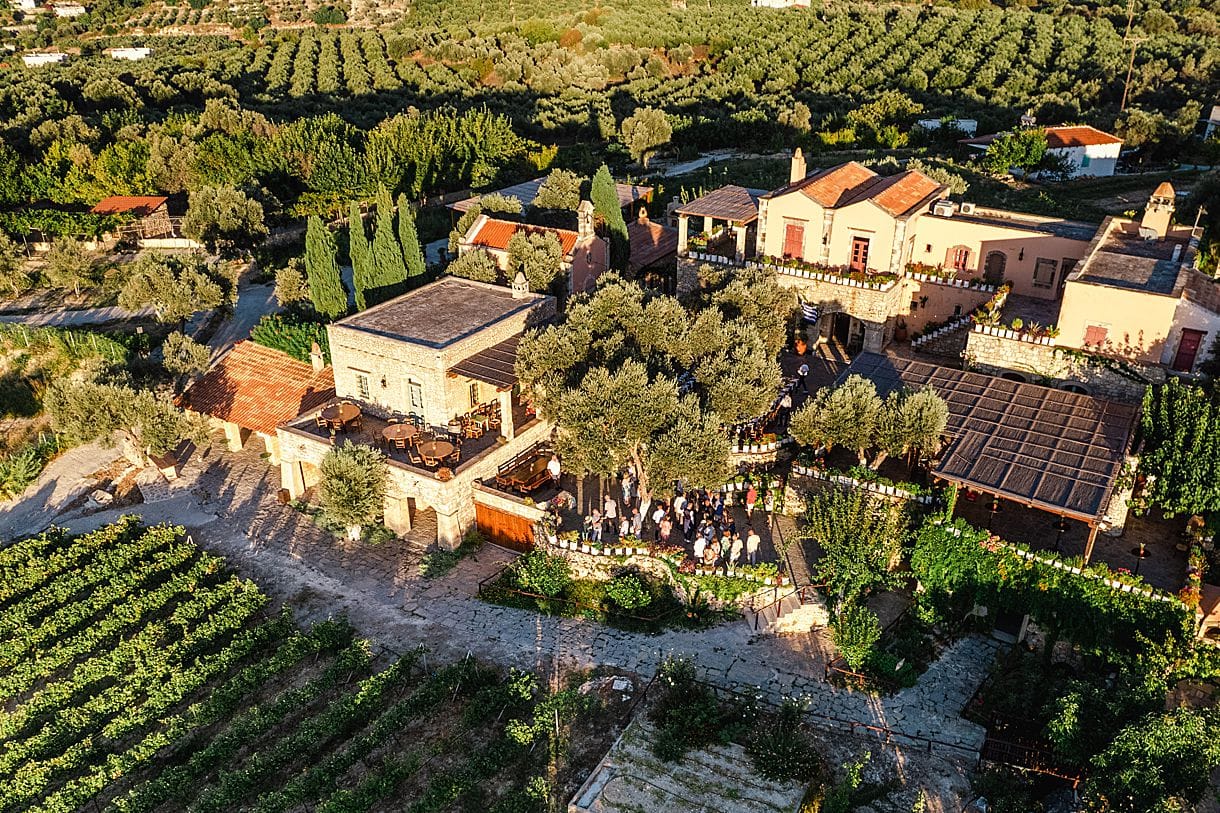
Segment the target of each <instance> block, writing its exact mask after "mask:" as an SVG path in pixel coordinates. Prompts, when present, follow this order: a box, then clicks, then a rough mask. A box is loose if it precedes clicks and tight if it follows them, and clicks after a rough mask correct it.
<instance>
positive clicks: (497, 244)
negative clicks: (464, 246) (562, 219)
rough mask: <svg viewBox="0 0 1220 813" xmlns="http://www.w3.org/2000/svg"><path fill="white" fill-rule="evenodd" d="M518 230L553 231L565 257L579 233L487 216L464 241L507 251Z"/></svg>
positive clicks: (529, 232)
mask: <svg viewBox="0 0 1220 813" xmlns="http://www.w3.org/2000/svg"><path fill="white" fill-rule="evenodd" d="M519 231H524V232H525V233H526V234H543V233H545V232H552V233H554V235H555V236H556V237H558V238H559V245H560V247H562V248H563V255H564V256H565V257H569V256H571V254H572V251H573V249H575V248H576V240H577V239H578V238H579V237H580V235H579V234H577V233H576V232H574V231H569V230H568V229H544V228H542V227H541V226H529V225H526V224H524V223H513V222H510V221H508V220H494V219H492V218H488V219H487V220H485V221H483V225H482V226H480V227H479V229H478V230H477V231H476V232H474V234H472V235H470V236H469V237H468V238H466V242H467V243H469V244H471V245H475V246H482V247H484V248H489V249H493V250H496V251H508V241H509V240H511V239H512V238H513V235H514V234H516V233H517V232H519Z"/></svg>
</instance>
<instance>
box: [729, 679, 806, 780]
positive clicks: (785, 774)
mask: <svg viewBox="0 0 1220 813" xmlns="http://www.w3.org/2000/svg"><path fill="white" fill-rule="evenodd" d="M802 711H803V709H802V708H801V705H800V703H798V702H797V701H795V700H793V699H791V698H788V699H785V700H784V704H783V705H782V706H781V707H780V710H779V714H778V715H776V716H775V718H773V719H769V720H766V721H764V722H763V723H762V724H760V725H759V726H758V727H757V728H755V730H754V732H753V734H752V735H751V736H750V738H749V739H748V740H747V741H746V753H747V754H748V755H749V757H750V761H751V762H752V763H754V769H755V770H757V771H758V772H759V773H760V774H762V775H763V777H765V778H767V779H771V780H774V781H777V782H783V781H786V780H800V781H809V780H810V779H811V778H813V776H814V775H815V774H817V773H818V772H819V770H820V768H821V766H822V761H821V759H820V758H819V756H818V752H817V749H816V748H815V747H814V743H813V740H812V738H811V737H809V735H808V734H807V733H806V732H805V731H804V730H803V729H802V727H801V713H802Z"/></svg>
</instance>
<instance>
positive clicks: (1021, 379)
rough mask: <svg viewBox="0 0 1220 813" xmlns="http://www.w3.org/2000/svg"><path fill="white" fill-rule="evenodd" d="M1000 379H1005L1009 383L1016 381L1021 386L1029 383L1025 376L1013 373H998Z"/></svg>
mask: <svg viewBox="0 0 1220 813" xmlns="http://www.w3.org/2000/svg"><path fill="white" fill-rule="evenodd" d="M1000 378H1006V379H1008V380H1009V381H1017V382H1020V383H1021V384H1028V383H1029V382H1028V380H1026V378H1025V376H1023V375H1021V374H1020V373H1014V372H1006V373H1000Z"/></svg>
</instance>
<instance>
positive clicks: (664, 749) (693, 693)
mask: <svg viewBox="0 0 1220 813" xmlns="http://www.w3.org/2000/svg"><path fill="white" fill-rule="evenodd" d="M657 683H658V685H659V686H660V692H659V693H658V697H657V701H656V702H655V703H654V705H653V707H652V709H651V711H650V712H649V714H648V717H649V719H650V720H652V722H653V723H654V724H656V726H657V738H656V740H654V741H653V744H652V750H653V753H655V754H656V755H657V756H658V757H660V758H661V759H663V760H665V761H666V762H676V761H677V760H679V759H681V758H682V757H683V755H685V754H686V752H687V751H688V750H690V749H691V748H698V747H700V746H703V745H707V744H708V743H710V742H713V741H715V740H716V739H718V738H719V735H720V732H721V730H722V728H723V723H724V714H723V712H722V710H721V708H720V702H719V701H718V700H717V699H716V694H715V692H714V691H713V690H712V688H711V687H710V686H708V685H706V684H704V683H700V682H698V679H697V675H696V673H695V664H694V662H693V661H691V660H689V659H687V658H670V659H668V660H666V661H665V662H663V663H662V664H661V668H660V669H659V670H658V673H657Z"/></svg>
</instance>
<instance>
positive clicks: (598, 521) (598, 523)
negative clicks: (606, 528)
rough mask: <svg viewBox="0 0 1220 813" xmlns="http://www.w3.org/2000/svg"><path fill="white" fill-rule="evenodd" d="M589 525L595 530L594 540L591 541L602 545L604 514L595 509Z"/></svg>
mask: <svg viewBox="0 0 1220 813" xmlns="http://www.w3.org/2000/svg"><path fill="white" fill-rule="evenodd" d="M589 525H590V527H591V528H592V529H593V532H592V539H591V540H590V541H592V542H595V543H597V544H599V545H600V544H601V541H602V512H601V511H598V510H597V509H596V508H594V509H593V516H592V517H590V519H589Z"/></svg>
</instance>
